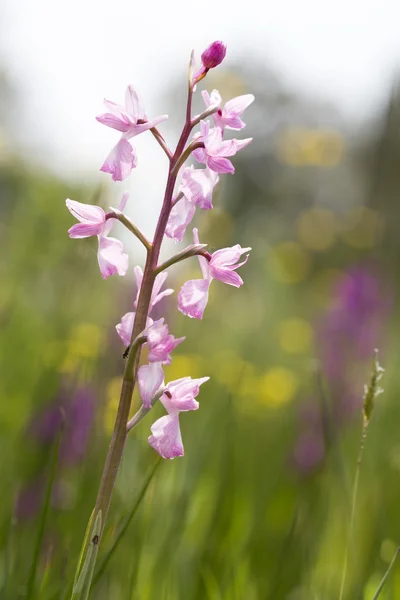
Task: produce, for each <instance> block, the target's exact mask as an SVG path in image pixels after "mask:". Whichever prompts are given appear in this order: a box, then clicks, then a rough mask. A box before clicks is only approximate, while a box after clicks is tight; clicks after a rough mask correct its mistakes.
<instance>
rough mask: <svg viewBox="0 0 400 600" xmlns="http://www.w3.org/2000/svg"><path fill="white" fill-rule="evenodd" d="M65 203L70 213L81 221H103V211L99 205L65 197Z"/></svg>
mask: <svg viewBox="0 0 400 600" xmlns="http://www.w3.org/2000/svg"><path fill="white" fill-rule="evenodd" d="M65 204H66V205H67V208H68V210H69V212H70V213H71V215H73V216H74V217H75V219H78V221H80V222H81V223H93V224H101V223H104V222H105V212H104V210H103V209H102V208H100V206H94V205H92V204H83V203H82V202H76V200H70V199H69V198H67V199H66V201H65Z"/></svg>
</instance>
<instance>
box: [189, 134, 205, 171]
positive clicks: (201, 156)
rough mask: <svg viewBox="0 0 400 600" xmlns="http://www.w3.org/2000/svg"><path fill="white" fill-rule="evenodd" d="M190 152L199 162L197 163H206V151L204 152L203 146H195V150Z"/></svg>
mask: <svg viewBox="0 0 400 600" xmlns="http://www.w3.org/2000/svg"><path fill="white" fill-rule="evenodd" d="M199 141H200V140H199ZM192 154H193V156H194V157H195V159H196V160H197V162H199V163H201V164H203V165H205V164H206V162H207V153H206V151H205V149H204V148H196V150H193V152H192Z"/></svg>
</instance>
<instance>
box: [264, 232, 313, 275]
mask: <svg viewBox="0 0 400 600" xmlns="http://www.w3.org/2000/svg"><path fill="white" fill-rule="evenodd" d="M268 262H269V269H270V272H271V275H272V277H274V279H276V280H277V281H279V282H280V283H288V284H293V283H299V282H300V281H303V280H304V279H305V278H306V277H307V275H308V273H309V270H310V265H311V258H310V254H309V252H307V251H306V250H305V249H304V248H302V247H301V245H300V244H298V243H297V242H284V243H282V244H279V245H278V246H275V248H273V250H272V252H271V253H270V255H269V261H268Z"/></svg>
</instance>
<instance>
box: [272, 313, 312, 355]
mask: <svg viewBox="0 0 400 600" xmlns="http://www.w3.org/2000/svg"><path fill="white" fill-rule="evenodd" d="M312 340H313V329H312V327H311V325H310V324H309V323H308V322H307V321H305V320H304V319H297V318H295V319H286V320H285V321H283V322H282V323H281V325H280V328H279V342H280V345H281V346H282V348H283V349H284V350H285V351H286V352H289V353H291V354H302V353H304V352H307V351H308V350H309V349H310V346H311V343H312Z"/></svg>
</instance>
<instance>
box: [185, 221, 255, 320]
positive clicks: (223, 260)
mask: <svg viewBox="0 0 400 600" xmlns="http://www.w3.org/2000/svg"><path fill="white" fill-rule="evenodd" d="M193 239H194V243H195V244H198V243H199V235H198V231H197V229H193ZM250 250H251V248H242V247H241V246H240V245H239V244H236V246H232V248H223V249H222V250H217V251H216V252H214V253H213V254H212V255H211V259H210V261H208V260H207V259H206V258H205V257H204V256H198V257H197V258H198V259H199V263H200V269H201V272H202V275H203V279H192V280H190V281H187V282H186V283H184V284H183V286H182V288H181V291H180V292H179V294H178V309H179V310H180V311H181V312H182V313H183V314H184V315H187V316H188V317H191V318H194V319H202V318H203V314H204V310H205V308H206V306H207V302H208V292H209V289H210V285H211V282H212V280H213V279H219V280H220V281H222V282H224V283H227V284H228V285H233V286H234V287H240V286H241V285H242V284H243V280H242V278H241V277H240V276H239V275H238V274H237V273H236V269H238V268H239V267H241V266H242V265H244V264H245V263H246V262H247V260H248V255H247V256H246V258H245V260H244V261H242V262H238V261H239V260H240V257H241V255H242V254H245V253H246V252H250Z"/></svg>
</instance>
